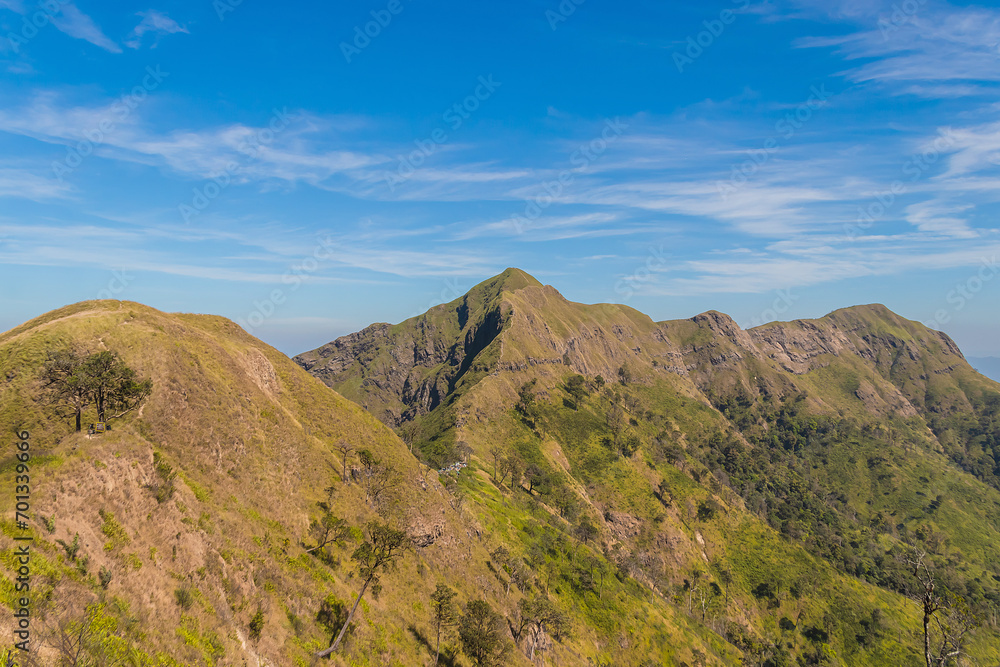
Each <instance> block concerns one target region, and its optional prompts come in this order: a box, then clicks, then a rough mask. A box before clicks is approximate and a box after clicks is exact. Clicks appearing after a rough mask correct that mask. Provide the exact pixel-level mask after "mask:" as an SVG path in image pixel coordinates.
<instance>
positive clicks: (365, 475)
mask: <svg viewBox="0 0 1000 667" xmlns="http://www.w3.org/2000/svg"><path fill="white" fill-rule="evenodd" d="M358 458H359V459H360V460H361V468H362V469H361V485H362V486H363V487H364V489H365V494H367V496H368V500H369V502H371V504H372V505H373V506H374V507H376V508H378V507H379V503H380V502H381V500H382V499H383V498H384V496H385V494H386V493H387V492H388V491H390V490H391V489H394V488H395V487H396V485H397V483H398V482H399V475H398V474H397V473H396V469H395V467H393V466H392V464H390V463H386V462H384V461H382V460H381V459H379V458H376V456H375V455H374V454H372V453H371V451H370V450H367V449H362V450H360V451H359V452H358Z"/></svg>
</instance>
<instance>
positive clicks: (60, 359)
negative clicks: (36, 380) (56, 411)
mask: <svg viewBox="0 0 1000 667" xmlns="http://www.w3.org/2000/svg"><path fill="white" fill-rule="evenodd" d="M42 382H43V384H44V386H45V389H46V391H47V392H48V397H49V401H50V402H52V403H58V404H62V405H64V406H66V407H68V408H69V410H70V413H71V414H73V415H74V416H75V417H76V430H77V431H81V430H82V428H83V423H82V422H83V411H84V410H85V409H86V408H87V407H88V406H90V405H96V406H97V420H98V421H101V422H108V421H111V420H112V419H118V418H120V417H124V416H125V415H126V414H128V413H129V412H131V411H132V410H135V409H136V408H138V407H139V406H140V405H141V404H142V402H143V401H144V400H146V398H147V397H148V396H149V394H150V392H151V391H152V389H153V382H152V381H151V380H140V379H138V377H137V376H136V372H135V371H134V370H132V369H131V368H129V367H128V366H127V365H126V364H125V362H123V361H122V360H121V358H120V357H119V356H118V354H117V353H115V352H111V351H107V350H104V351H101V352H96V353H94V354H91V355H87V356H84V355H83V354H81V353H80V352H77V351H75V350H71V349H66V350H59V351H57V352H54V353H52V354H51V355H50V357H49V360H48V362H47V363H46V364H45V367H44V368H43V370H42Z"/></svg>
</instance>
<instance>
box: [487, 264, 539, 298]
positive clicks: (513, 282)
mask: <svg viewBox="0 0 1000 667" xmlns="http://www.w3.org/2000/svg"><path fill="white" fill-rule="evenodd" d="M525 287H542V283H541V282H539V281H538V280H536V279H535V278H534V276H532V275H531V274H529V273H527V272H526V271H522V270H521V269H518V268H514V267H509V268H507V269H505V270H504V271H503V273H498V274H497V275H495V276H493V277H492V278H487V279H486V280H484V281H483V282H481V283H479V284H478V285H476V286H475V287H473V288H472V291H475V290H477V289H486V290H489V291H496V292H513V291H516V290H519V289H524V288H525Z"/></svg>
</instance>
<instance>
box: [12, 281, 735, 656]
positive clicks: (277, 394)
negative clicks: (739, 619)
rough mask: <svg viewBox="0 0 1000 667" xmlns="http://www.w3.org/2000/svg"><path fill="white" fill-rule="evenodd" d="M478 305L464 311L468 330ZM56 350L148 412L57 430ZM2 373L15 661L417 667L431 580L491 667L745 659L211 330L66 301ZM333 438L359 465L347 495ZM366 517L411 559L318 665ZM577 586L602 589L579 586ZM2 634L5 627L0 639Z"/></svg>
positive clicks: (339, 614)
mask: <svg viewBox="0 0 1000 667" xmlns="http://www.w3.org/2000/svg"><path fill="white" fill-rule="evenodd" d="M487 297H488V295H486V296H484V298H483V300H482V301H480V302H479V305H477V304H476V303H475V302H474V300H470V301H469V304H470V308H472V309H473V312H479V311H480V310H482V309H483V308H486V306H487V305H488V303H487V302H488V301H489V298H487ZM483 304H486V305H483ZM64 349H76V350H78V351H80V352H82V353H93V352H97V351H102V350H107V351H113V352H115V353H117V354H118V355H120V357H121V358H122V359H123V360H124V362H125V363H126V364H128V366H130V367H131V368H133V369H134V370H135V371H136V373H137V374H138V376H139V377H140V378H148V379H150V380H152V382H153V389H152V394H151V395H150V396H149V397H148V398H147V399H146V401H145V402H144V403H143V405H142V407H141V409H139V410H137V411H135V412H132V413H130V414H128V415H126V416H125V417H123V418H121V419H118V420H115V421H113V422H111V424H110V426H111V429H110V431H109V432H108V433H106V434H104V435H94V436H88V435H87V433H86V431H84V432H82V433H76V432H74V426H73V419H72V417H70V416H69V415H66V414H65V413H63V412H62V411H61V410H60V409H59V406H57V405H53V404H50V403H49V402H47V400H46V395H47V394H46V390H45V389H44V387H43V385H42V381H41V377H42V370H43V368H44V367H45V365H46V362H47V360H48V359H49V357H50V356H51V355H52V354H53V353H54V352H55V351H58V350H64ZM0 378H3V380H2V381H0V405H2V406H3V407H2V412H0V428H2V431H3V432H4V433H7V434H13V433H14V431H15V430H16V431H24V430H27V431H30V434H31V437H30V442H31V447H32V459H31V462H30V468H31V470H30V472H31V505H32V506H31V511H30V516H31V521H30V529H29V530H28V531H22V530H21V529H20V528H19V527H18V526H16V525H15V523H14V522H13V518H14V511H13V510H14V500H15V499H14V497H13V494H6V495H4V496H2V497H0V510H2V516H3V521H2V522H0V599H2V600H3V602H4V604H5V605H7V606H8V607H11V608H14V607H15V606H16V601H17V598H18V595H15V591H14V584H15V581H16V571H17V567H18V562H17V557H16V549H17V546H18V544H20V543H15V541H14V539H13V538H14V537H23V536H31V537H32V538H33V539H34V542H33V544H32V557H31V558H32V559H31V565H30V567H31V576H32V579H31V586H32V589H31V600H32V603H31V604H32V613H33V617H32V626H31V631H32V642H33V645H32V649H33V652H32V655H31V659H24V656H21V660H20V661H19V662H18V664H21V665H27V664H37V665H45V666H49V665H61V664H74V663H71V662H66V661H67V660H68V658H67V655H66V654H67V652H70V651H74V650H76V649H79V650H81V651H82V654H81V655H82V656H83V657H81V658H80V660H81V661H82V662H77V663H75V664H135V665H163V666H168V665H310V664H337V665H356V666H361V665H372V666H374V665H401V666H406V667H409V666H411V665H419V664H426V663H427V662H428V660H430V659H431V657H432V656H433V645H434V640H433V637H434V634H433V631H432V626H431V604H430V595H431V593H432V592H433V591H434V589H435V586H436V585H437V584H439V583H445V584H448V585H450V586H452V587H453V588H454V589H455V590H456V591H457V593H458V597H457V598H456V602H457V604H458V607H459V612H461V610H462V609H464V608H465V605H467V604H468V603H469V602H471V601H473V600H477V599H485V600H486V602H487V603H488V604H489V605H490V606H491V607H492V608H493V609H495V610H496V611H497V612H498V613H500V614H501V616H502V618H503V619H504V621H503V625H505V626H506V628H505V629H504V632H503V633H502V634H503V635H505V636H506V641H508V642H510V643H511V644H512V645H514V646H513V649H512V651H511V652H510V654H509V656H508V657H507V658H506V660H505V663H504V664H509V665H526V664H528V661H527V654H528V653H529V652H530V647H529V639H530V642H531V644H533V645H534V646H535V653H536V656H537V657H538V658H539V659H540V660H542V661H544V662H546V663H548V664H563V665H576V664H580V665H589V664H595V665H596V664H601V665H610V664H615V665H635V666H637V667H638V666H645V665H652V664H668V665H669V664H678V665H679V664H683V663H687V664H689V665H690V664H696V662H695V661H696V660H699V659H700V660H703V661H705V664H716V665H722V664H735V662H736V661H737V659H738V658H737V655H738V651H737V650H736V649H735V648H734V647H733V646H731V645H729V644H727V643H726V642H724V641H722V640H721V639H720V638H719V637H718V635H717V634H715V633H713V632H712V630H711V629H710V628H708V627H707V626H706V625H705V624H704V623H701V622H698V621H696V620H695V619H693V618H691V617H689V616H688V615H687V614H684V613H680V612H679V611H678V609H677V608H676V607H675V606H674V605H672V604H671V603H670V602H669V601H668V600H666V599H665V598H663V597H661V596H658V595H651V594H650V591H649V589H648V588H645V587H643V586H642V585H641V584H640V583H639V582H638V581H637V580H636V579H634V578H631V577H629V576H628V575H627V573H625V572H623V571H619V570H617V569H615V568H614V567H612V566H611V565H610V563H609V561H608V560H607V557H606V556H605V554H604V553H603V552H602V550H601V549H599V548H598V547H597V545H596V544H580V541H579V540H578V539H573V538H572V536H568V535H567V533H566V531H565V530H564V527H563V526H562V525H561V524H560V522H559V521H555V520H554V517H553V516H552V515H551V514H550V513H549V512H547V511H544V510H543V509H540V508H538V507H535V506H533V505H530V506H529V505H524V504H523V503H522V502H521V499H519V498H518V499H515V498H512V497H511V494H510V493H509V492H505V491H503V490H502V489H498V488H497V487H496V486H495V485H493V484H492V483H491V482H490V481H489V475H488V474H487V473H486V472H485V471H484V470H482V469H481V468H479V467H478V466H473V467H472V468H466V469H464V470H462V471H461V472H460V473H457V474H456V473H447V474H441V475H439V473H438V472H437V471H435V470H431V469H428V468H427V467H426V466H424V465H422V464H421V463H419V462H418V461H417V459H416V458H415V457H414V456H413V455H412V454H411V453H410V451H409V449H408V447H407V446H406V445H405V444H404V443H403V442H402V441H401V440H400V439H399V438H398V437H397V436H396V435H395V434H394V433H393V432H392V431H391V430H389V429H388V428H386V427H385V426H384V425H382V424H381V423H380V422H379V421H377V420H376V419H375V418H374V417H373V416H371V415H370V414H368V413H367V412H365V411H364V410H362V409H361V408H360V407H359V406H357V405H356V404H355V403H352V402H350V401H348V400H346V399H344V398H342V397H341V396H340V395H338V394H337V393H335V392H334V391H331V390H330V389H328V388H327V387H326V386H324V385H323V384H322V383H321V382H320V381H318V380H316V379H315V378H313V377H311V376H310V375H309V374H308V373H306V372H305V371H303V370H302V369H301V368H299V367H298V366H297V365H296V364H294V363H293V362H292V361H290V360H289V359H287V358H285V357H283V356H282V355H281V354H280V353H278V352H277V351H275V350H273V349H272V348H269V347H268V346H266V345H264V344H263V343H261V342H260V341H258V340H256V339H254V338H252V337H251V336H249V335H247V334H246V333H245V332H243V331H242V330H241V329H240V328H239V327H237V326H236V325H235V324H233V323H232V322H229V321H227V320H225V319H222V318H218V317H211V316H203V315H181V314H165V313H161V312H158V311H156V310H153V309H151V308H148V307H145V306H142V305H140V304H135V303H127V302H126V303H122V302H110V301H101V302H86V303H82V304H77V305H74V306H70V307H67V308H64V309H61V310H59V311H55V312H53V313H49V314H47V315H45V316H43V317H40V318H38V319H36V320H33V321H31V322H28V323H26V324H25V325H23V326H21V327H18V328H17V329H14V330H12V331H9V332H7V333H5V334H2V335H0ZM92 421H96V414H95V412H94V409H93V406H88V407H87V408H86V409H85V411H84V423H85V424H86V423H89V422H92ZM341 443H346V445H347V446H349V447H350V448H352V451H351V452H349V455H348V460H347V466H348V474H347V480H346V481H345V480H344V479H342V473H343V468H344V463H343V459H342V452H341V450H340V449H338V446H339V445H340V444H341ZM361 450H368V451H369V452H371V454H372V457H374V458H376V459H378V460H379V461H380V462H381V466H380V467H379V468H378V469H379V470H382V471H389V472H390V473H391V474H390V475H389V481H390V482H391V483H390V484H388V487H387V488H388V490H387V491H385V492H384V493H382V494H379V492H378V489H377V488H376V487H375V486H373V485H371V484H368V483H366V480H372V479H377V475H376V477H375V478H372V477H366V475H365V469H364V466H363V463H362V459H361V457H360V456H359V453H360V451H361ZM15 451H16V450H15V449H14V448H13V441H11V442H10V443H9V445H8V446H7V448H6V450H5V454H4V455H3V458H2V459H0V468H2V471H0V472H2V474H3V475H4V476H5V477H6V478H10V477H11V476H12V475H13V474H14V471H15V468H16V465H17V463H18V461H17V460H16V459H15V457H14V452H15ZM351 468H355V470H354V471H353V472H352V471H351V470H350V469H351ZM356 477H359V478H360V481H359V480H357V479H356ZM456 478H457V479H456ZM327 510H330V511H331V512H332V515H333V516H335V517H337V518H340V519H343V520H344V521H345V522H346V526H347V528H348V530H347V531H346V534H345V535H344V539H343V540H342V543H341V544H333V545H330V546H327V547H324V548H322V549H316V548H315V547H316V546H317V538H318V532H317V530H316V528H317V522H318V521H320V520H321V519H322V518H323V515H324V513H325V512H326V511H327ZM371 521H379V522H384V523H387V524H388V525H390V526H394V527H396V528H398V529H400V530H403V531H405V532H406V534H407V543H408V544H410V548H409V549H408V550H407V552H406V553H405V554H404V556H403V558H402V560H401V562H400V563H399V567H398V569H396V570H393V571H389V572H387V573H386V574H385V575H384V576H383V579H382V583H383V589H382V591H381V594H380V595H379V596H377V597H376V596H375V595H373V594H372V593H369V594H368V595H366V596H365V598H364V599H363V601H362V602H361V604H360V606H359V608H358V612H357V615H356V616H355V618H354V622H353V629H352V630H351V631H350V632H349V633H348V635H347V639H346V643H345V645H344V646H343V648H342V649H340V650H338V651H337V652H336V653H335V654H334V655H333V656H332V658H331V660H330V661H319V660H317V659H315V658H313V657H312V655H313V654H314V653H315V652H316V651H319V650H321V649H323V648H325V647H326V646H328V645H329V644H330V642H331V639H332V637H333V635H334V634H335V632H336V631H337V630H338V629H339V626H340V623H339V622H338V621H337V619H338V618H340V619H342V618H343V616H344V614H346V610H347V609H348V608H349V607H350V605H351V604H353V602H354V600H355V597H356V594H357V592H358V590H359V588H360V586H361V583H360V580H359V576H358V572H359V570H358V568H357V566H356V564H355V563H354V562H353V561H352V559H351V556H352V553H353V552H354V550H355V548H356V547H357V546H358V545H359V544H361V543H362V541H363V540H364V538H365V527H366V525H368V524H369V522H371ZM536 538H537V539H536ZM529 543H532V544H536V545H537V548H536V549H535V551H533V552H531V553H529V552H528V551H526V549H525V547H526V545H528V544H529ZM500 547H503V549H501V550H499V551H498V548H500ZM584 570H586V571H587V572H588V573H593V577H594V578H595V580H596V578H599V580H600V583H599V585H598V584H595V583H594V580H590V579H588V580H587V581H586V582H583V583H581V580H580V579H579V577H580V576H581V573H582V572H583V571H584ZM588 576H590V575H589V574H588ZM539 600H543V601H548V602H547V604H550V606H551V607H552V608H554V609H556V611H557V612H558V615H559V618H560V620H561V621H562V622H561V623H559V627H558V628H555V627H551V628H550V627H545V628H543V631H542V632H539V633H537V634H536V633H533V632H531V631H530V630H529V629H527V626H526V625H523V624H522V623H521V621H522V620H524V619H525V618H527V617H526V616H525V614H524V613H522V612H523V611H524V609H523V607H522V605H523V604H524V602H530V603H532V604H540V603H539V602H538V601H539ZM522 601H524V602H522ZM11 619H12V616H11V614H5V615H3V616H2V618H0V631H2V632H3V636H4V637H5V638H10V637H11V636H12V635H11V634H10V631H11V625H10V623H11ZM515 636H516V640H517V641H516V642H515V641H514V640H515ZM3 641H4V642H7V641H8V640H7V639H5V640H3ZM67 642H68V643H67ZM74 642H75V643H74ZM443 644H444V653H443V656H442V661H443V664H451V665H470V664H471V662H470V661H469V659H468V658H467V657H466V656H465V655H464V654H463V653H462V651H461V650H460V649H459V642H458V638H457V635H456V632H455V629H454V628H450V629H447V628H446V632H445V633H444V642H443ZM515 644H516V645H515ZM0 648H3V644H0ZM699 656H701V657H699Z"/></svg>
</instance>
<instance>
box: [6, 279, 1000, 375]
mask: <svg viewBox="0 0 1000 667" xmlns="http://www.w3.org/2000/svg"><path fill="white" fill-rule="evenodd" d="M511 270H514V271H520V272H521V273H524V274H526V275H527V276H528V277H530V278H532V279H534V280H536V281H537V279H536V278H535V277H534V276H532V275H531V274H530V273H528V272H526V271H524V270H523V269H519V268H517V267H508V268H507V269H505V270H504V271H502V272H501V273H498V274H496V275H494V276H490V277H489V278H486V279H485V280H483V281H480V283H477V285H479V284H481V283H483V282H487V281H490V280H493V279H495V278H498V277H500V276H502V275H503V274H504V273H507V272H508V271H511ZM538 282H540V283H541V284H542V285H543V286H547V287H552V288H554V289H556V291H559V293H560V294H562V292H561V291H560V290H559V287H558V286H556V285H550V284H548V283H542V282H541V281H538ZM460 298H462V297H461V296H459V297H457V299H460ZM563 298H566V297H565V295H563ZM457 299H455V300H457ZM108 300H110V301H116V302H117V303H134V304H136V305H139V306H144V307H147V308H153V309H154V310H160V309H158V308H155V306H151V305H149V304H146V303H142V302H139V301H133V300H128V299H126V300H117V299H108ZM567 300H568V301H570V302H571V303H575V304H577V305H583V306H596V305H607V304H609V303H611V302H601V303H581V302H575V301H572V300H571V299H567ZM453 301H454V300H453ZM77 303H83V302H77ZM443 303H449V302H442V304H441V305H443ZM73 305H76V304H65V305H63V306H61V308H67V307H70V306H73ZM611 305H627V304H613V303H612V304H611ZM869 306H881V307H883V308H886V309H888V310H889V311H890V312H892V313H894V314H896V315H899V313H896V312H895V311H894V310H893V309H892V308H889V307H888V306H886V305H885V304H880V303H867V304H854V305H852V306H842V307H840V308H836V309H834V310H831V311H829V312H827V313H824V314H823V315H820V316H818V317H812V318H796V319H794V320H772V321H769V322H763V323H759V324H756V325H755V326H753V327H748V328H747V329H744V327H743V326H742V325H741V324H740V323H739V322H736V324H737V326H739V327H740V328H741V329H743V330H749V329H753V328H757V327H762V326H766V325H768V324H782V323H791V322H795V321H801V320H820V319H823V318H825V317H827V316H829V315H832V314H833V313H835V312H838V311H840V310H852V309H856V308H864V307H869ZM629 307H630V306H629ZM55 310H58V308H57V309H55ZM48 312H51V311H48ZM160 312H167V311H162V310H161V311H160ZM639 312H640V313H642V311H639ZM707 312H712V311H702V312H700V313H695V314H694V315H691V316H690V317H683V318H676V319H673V320H655V319H653V318H652V317H651V316H649V315H648V314H647V313H642V314H644V315H646V316H647V317H650V319H651V320H653V321H654V322H655V323H657V324H664V323H667V322H670V321H683V320H690V319H694V318H695V317H697V316H698V315H702V314H705V313H707ZM45 314H46V313H38V314H37V315H36V316H34V317H32V318H29V319H28V320H26V321H24V322H21V323H18V324H17V325H15V326H14V327H11V329H13V328H16V327H17V326H21V325H23V324H27V323H28V322H30V321H31V320H32V319H35V317H40V316H42V315H45ZM167 314H177V315H183V314H191V315H207V316H221V317H225V316H222V315H219V314H218V313H210V312H197V313H196V312H189V311H174V312H167ZM423 314H425V313H420V314H417V315H414V316H412V317H409V318H406V320H400V321H399V322H383V321H375V322H370V323H369V324H368V325H366V326H365V327H362V329H363V328H367V326H371V325H374V324H382V323H387V324H390V325H396V324H401V323H402V322H405V321H407V320H409V319H412V318H413V317H420V316H421V315H423ZM722 314H723V315H727V316H728V313H722ZM226 319H229V318H226ZM229 321H231V322H233V323H234V324H236V325H238V326H239V327H240V328H241V329H243V330H244V331H245V332H246V333H248V334H250V335H251V336H253V335H254V334H253V329H255V328H256V327H254V326H253V324H251V322H246V321H240V320H232V319H229ZM911 321H912V320H911ZM9 331H10V329H7V330H4V331H0V335H3V334H6V333H8V332H9ZM358 331H361V329H358ZM347 333H356V332H347ZM943 333H946V335H947V332H943ZM338 337H339V336H338ZM259 340H261V341H263V342H264V343H267V344H269V345H271V347H274V348H275V349H277V350H278V351H279V352H281V353H282V354H284V355H285V356H287V357H288V358H289V359H294V358H295V357H296V356H298V355H300V354H305V353H308V352H312V351H315V350H317V349H318V348H320V347H322V346H324V345H326V344H328V343H331V342H333V341H334V340H336V338H331V339H329V340H325V341H322V342H321V343H317V344H316V345H314V346H313V347H310V348H307V349H302V350H297V349H281V348H280V347H278V346H276V345H273V344H271V343H268V341H267V340H265V339H263V338H259ZM953 340H954V339H953ZM956 344H957V343H956ZM959 349H960V350H961V352H962V354H963V356H965V358H966V361H968V362H969V364H970V365H971V366H972V367H973V368H975V369H976V370H977V371H978V372H979V373H981V374H982V375H985V376H986V377H988V378H990V379H991V380H994V381H996V382H1000V357H994V356H978V355H970V354H967V353H966V352H965V350H963V349H962V348H961V345H959ZM977 363H980V364H982V366H983V368H978V367H977Z"/></svg>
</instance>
